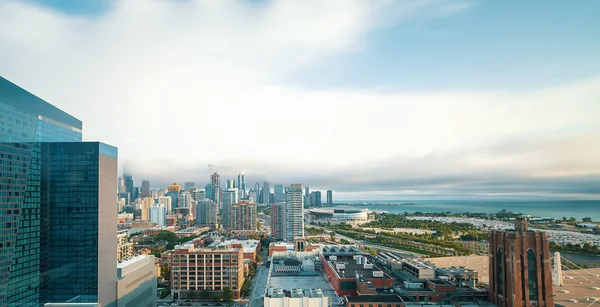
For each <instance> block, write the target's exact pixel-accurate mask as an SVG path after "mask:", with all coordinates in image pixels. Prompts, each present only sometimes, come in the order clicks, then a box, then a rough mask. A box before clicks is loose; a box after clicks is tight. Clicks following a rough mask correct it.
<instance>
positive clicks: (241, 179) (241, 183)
mask: <svg viewBox="0 0 600 307" xmlns="http://www.w3.org/2000/svg"><path fill="white" fill-rule="evenodd" d="M237 182H238V185H237V188H238V190H239V191H241V194H242V195H240V199H241V198H246V176H245V175H244V172H240V173H239V174H238V181H237Z"/></svg>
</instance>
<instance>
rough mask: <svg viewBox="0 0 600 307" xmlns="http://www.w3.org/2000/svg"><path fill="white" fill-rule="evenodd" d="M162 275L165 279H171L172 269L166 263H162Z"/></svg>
mask: <svg viewBox="0 0 600 307" xmlns="http://www.w3.org/2000/svg"><path fill="white" fill-rule="evenodd" d="M160 275H161V276H162V277H163V278H164V279H165V280H169V279H171V270H170V269H169V267H168V266H166V265H161V266H160Z"/></svg>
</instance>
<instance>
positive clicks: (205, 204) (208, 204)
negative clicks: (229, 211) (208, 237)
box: [196, 199, 219, 225]
mask: <svg viewBox="0 0 600 307" xmlns="http://www.w3.org/2000/svg"><path fill="white" fill-rule="evenodd" d="M218 212H219V208H218V207H217V204H216V203H214V202H213V201H212V200H210V199H203V200H201V201H199V202H198V205H196V225H216V224H217V213H218Z"/></svg>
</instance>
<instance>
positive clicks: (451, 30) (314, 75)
mask: <svg viewBox="0 0 600 307" xmlns="http://www.w3.org/2000/svg"><path fill="white" fill-rule="evenodd" d="M599 11H600V2H599V1H596V0H587V1H586V0H582V1H575V2H569V3H568V4H567V3H565V2H564V1H552V0H550V1H547V0H546V1H525V2H523V1H467V0H457V1H453V0H421V1H386V0H382V1H379V0H363V1H360V0H356V1H355V0H343V1H342V0H332V1H323V0H319V1H317V0H301V1H300V0H298V1H283V0H281V1H266V0H252V1H250V0H248V1H229V0H224V1H193V0H171V1H166V0H156V1H141V0H127V1H108V0H90V1H64V0H63V1H42V0H36V1H33V0H27V1H23V0H0V74H1V75H2V76H3V77H5V78H7V79H8V80H11V81H12V82H14V83H16V84H18V85H19V86H21V87H23V88H25V89H27V90H28V91H30V92H32V93H34V94H36V95H37V96H39V97H41V98H43V99H44V100H46V101H48V102H50V103H52V104H54V105H56V106H57V107H59V108H61V109H63V110H65V111H66V112H68V113H70V114H71V115H73V116H75V117H77V118H79V119H81V120H82V121H83V134H84V140H88V141H98V140H99V141H103V142H105V143H108V144H111V145H114V146H117V147H118V148H119V164H120V167H122V166H123V165H127V166H128V167H129V168H131V169H132V172H133V176H134V181H135V183H136V185H139V184H140V182H141V180H143V179H148V180H150V181H151V185H152V186H153V187H154V188H162V187H165V186H166V185H167V184H170V183H172V182H174V181H175V182H180V183H183V182H185V181H195V182H197V183H198V185H201V186H203V185H204V184H206V183H208V181H209V167H208V164H212V165H215V168H214V169H216V170H217V171H218V172H219V173H220V174H221V178H222V180H223V182H224V181H225V178H237V174H238V172H240V171H244V172H245V174H246V181H247V185H248V186H253V185H254V183H255V182H259V181H260V182H262V181H264V180H268V181H270V182H271V185H273V184H285V185H288V184H291V183H301V184H303V185H308V186H310V188H311V189H312V190H328V189H331V190H333V191H334V198H335V199H336V200H357V199H381V200H383V199H388V200H390V199H398V200H403V199H463V198H465V199H466V198H527V199H547V198H552V199H558V198H560V199H600V19H598V18H597V12H599ZM214 169H213V170H214Z"/></svg>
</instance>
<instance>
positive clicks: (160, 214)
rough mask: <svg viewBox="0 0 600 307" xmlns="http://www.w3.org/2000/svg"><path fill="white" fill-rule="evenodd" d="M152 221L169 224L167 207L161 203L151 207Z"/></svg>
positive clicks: (158, 223) (160, 224)
mask: <svg viewBox="0 0 600 307" xmlns="http://www.w3.org/2000/svg"><path fill="white" fill-rule="evenodd" d="M150 222H152V223H156V225H157V226H167V209H166V208H165V207H163V206H160V205H157V206H152V207H150Z"/></svg>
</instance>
